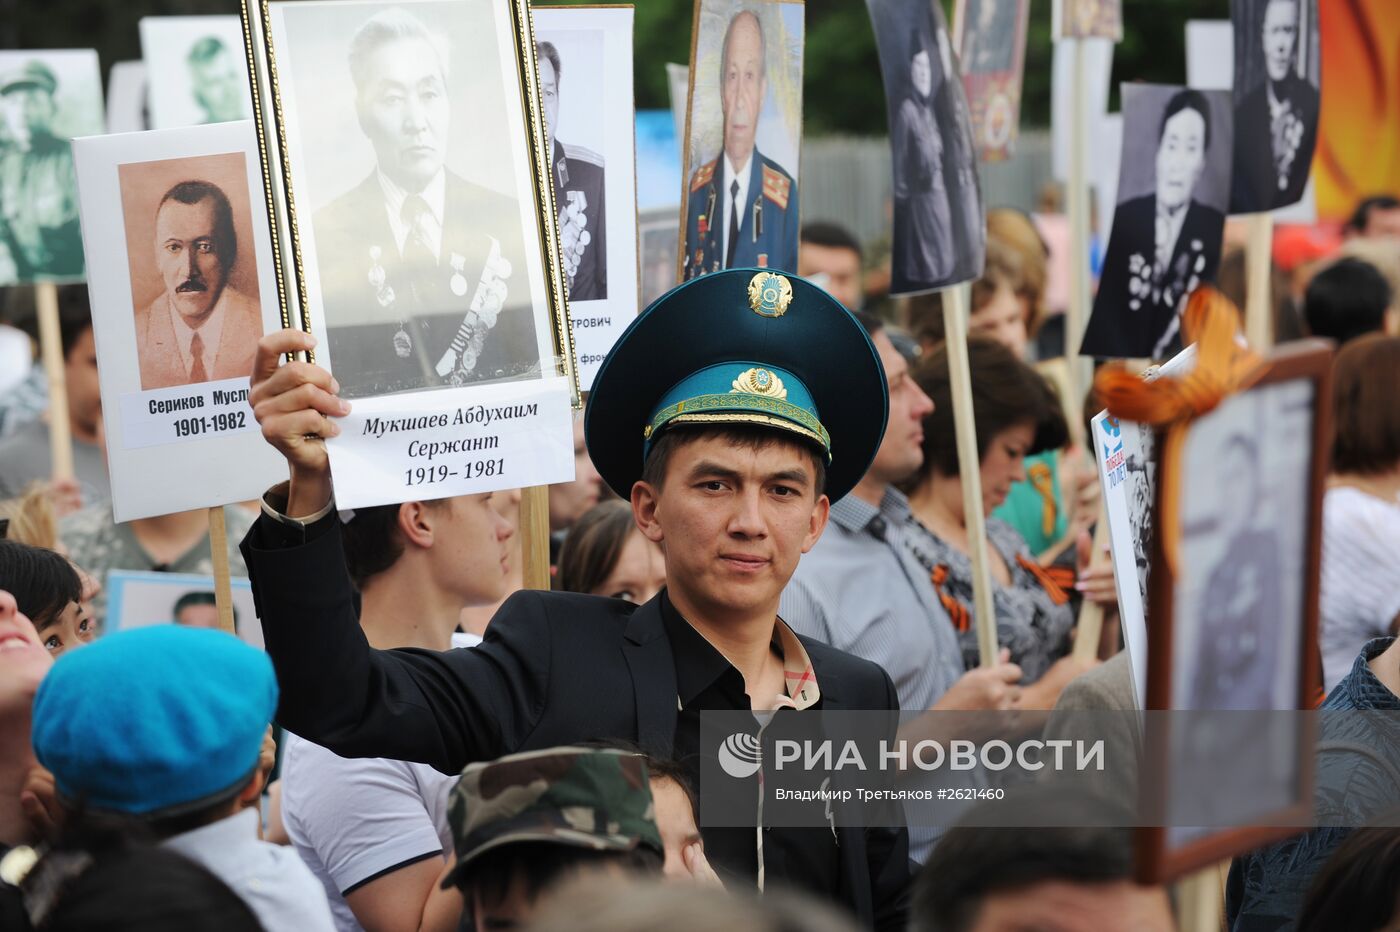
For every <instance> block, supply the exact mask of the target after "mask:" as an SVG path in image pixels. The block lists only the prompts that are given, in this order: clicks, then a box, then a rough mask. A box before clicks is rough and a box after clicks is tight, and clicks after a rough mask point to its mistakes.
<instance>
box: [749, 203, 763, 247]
mask: <svg viewBox="0 0 1400 932" xmlns="http://www.w3.org/2000/svg"><path fill="white" fill-rule="evenodd" d="M750 225H751V226H752V227H753V241H754V242H755V243H756V242H758V238H759V237H760V236H762V235H763V195H762V194H760V195H759V196H758V197H756V198H754V199H753V223H752V224H750Z"/></svg>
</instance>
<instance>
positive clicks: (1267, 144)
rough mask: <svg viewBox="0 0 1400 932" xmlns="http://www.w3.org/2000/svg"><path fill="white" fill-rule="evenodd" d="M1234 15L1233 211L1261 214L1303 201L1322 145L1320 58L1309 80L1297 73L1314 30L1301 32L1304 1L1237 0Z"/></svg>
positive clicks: (1309, 70) (1312, 58) (1312, 64)
mask: <svg viewBox="0 0 1400 932" xmlns="http://www.w3.org/2000/svg"><path fill="white" fill-rule="evenodd" d="M1311 9H1313V10H1314V11H1315V10H1316V7H1315V6H1312V7H1311ZM1234 13H1235V30H1236V33H1237V36H1238V38H1237V40H1236V42H1237V47H1236V55H1237V56H1238V57H1237V59H1236V61H1237V64H1236V67H1235V88H1236V96H1235V150H1234V154H1235V169H1234V186H1233V190H1232V195H1231V199H1230V212H1231V213H1237V214H1244V213H1257V212H1259V211H1264V210H1272V209H1274V208H1277V207H1285V206H1287V205H1289V204H1293V203H1296V202H1297V201H1298V200H1299V199H1300V198H1301V197H1302V196H1303V188H1304V187H1305V186H1306V185H1307V182H1308V169H1309V167H1310V166H1311V165H1312V158H1313V149H1314V147H1315V146H1316V144H1317V122H1318V99H1319V98H1318V90H1317V84H1318V68H1317V62H1316V57H1315V56H1307V59H1308V61H1309V62H1310V67H1308V68H1307V69H1306V72H1307V75H1308V76H1306V77H1305V76H1303V75H1300V74H1299V55H1300V51H1301V50H1304V49H1306V47H1307V46H1306V44H1305V43H1304V42H1303V41H1302V40H1303V38H1304V36H1306V35H1310V34H1312V32H1313V30H1312V29H1308V30H1307V31H1306V32H1305V31H1304V27H1305V26H1307V25H1308V24H1307V23H1306V22H1305V20H1304V18H1303V0H1254V2H1239V0H1236V3H1235V4H1234ZM1315 22H1316V21H1315V20H1314V24H1315ZM1261 71H1262V72H1263V74H1262V76H1261V75H1260V72H1261ZM1251 77H1253V78H1254V80H1253V81H1252V82H1251V80H1250V78H1251Z"/></svg>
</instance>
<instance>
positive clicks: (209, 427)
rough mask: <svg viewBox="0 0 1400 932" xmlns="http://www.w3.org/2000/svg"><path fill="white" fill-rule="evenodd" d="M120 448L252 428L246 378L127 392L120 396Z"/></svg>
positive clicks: (251, 411) (234, 432) (255, 425)
mask: <svg viewBox="0 0 1400 932" xmlns="http://www.w3.org/2000/svg"><path fill="white" fill-rule="evenodd" d="M121 409H122V412H121V413H122V432H121V441H122V446H123V447H125V448H126V449H128V450H134V449H137V448H139V447H154V446H159V445H160V444H162V443H179V442H180V441H182V440H185V439H186V438H192V437H213V436H225V435H227V434H236V433H240V432H242V431H248V430H256V429H257V426H258V424H257V421H255V420H253V409H252V408H251V407H249V405H248V380H247V379H225V380H224V381H221V382H206V383H204V384H203V385H184V386H180V387H179V388H161V389H156V390H155V391H150V392H129V393H127V394H125V395H122V396H121Z"/></svg>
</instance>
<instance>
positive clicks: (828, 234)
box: [798, 220, 865, 262]
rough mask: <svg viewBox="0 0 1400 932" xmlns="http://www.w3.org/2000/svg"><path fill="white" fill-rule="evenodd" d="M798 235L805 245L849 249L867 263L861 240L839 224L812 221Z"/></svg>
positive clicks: (805, 224)
mask: <svg viewBox="0 0 1400 932" xmlns="http://www.w3.org/2000/svg"><path fill="white" fill-rule="evenodd" d="M798 235H799V239H800V241H801V242H803V243H811V244H812V245H813V246H825V247H827V248H828V249H849V250H850V251H851V252H853V253H855V254H856V257H857V258H858V259H860V260H861V261H862V262H864V261H865V251H864V250H863V249H861V246H860V240H858V239H856V236H855V234H854V233H852V232H851V231H850V230H848V229H846V228H845V227H843V226H842V225H841V224H839V223H834V222H832V221H830V220H810V221H808V222H807V223H804V224H802V232H801V233H800V234H798Z"/></svg>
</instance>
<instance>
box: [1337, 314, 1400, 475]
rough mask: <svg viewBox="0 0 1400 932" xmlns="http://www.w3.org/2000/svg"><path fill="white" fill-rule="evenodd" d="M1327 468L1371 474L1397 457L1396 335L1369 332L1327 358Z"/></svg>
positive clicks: (1399, 375) (1399, 367)
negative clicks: (1329, 392)
mask: <svg viewBox="0 0 1400 932" xmlns="http://www.w3.org/2000/svg"><path fill="white" fill-rule="evenodd" d="M1332 380H1333V381H1332V430H1333V439H1332V469H1333V470H1334V471H1335V472H1339V473H1358V474H1361V475H1376V474H1378V473H1386V472H1390V471H1391V470H1393V469H1395V467H1396V464H1397V463H1400V405H1397V404H1396V399H1397V398H1400V337H1391V336H1385V335H1384V334H1379V333H1377V334H1372V335H1370V336H1365V337H1361V338H1360V339H1357V340H1353V341H1352V342H1350V343H1348V344H1347V345H1346V346H1344V347H1342V348H1341V350H1340V351H1339V352H1338V353H1337V356H1336V358H1335V359H1334V360H1333V361H1332Z"/></svg>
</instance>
